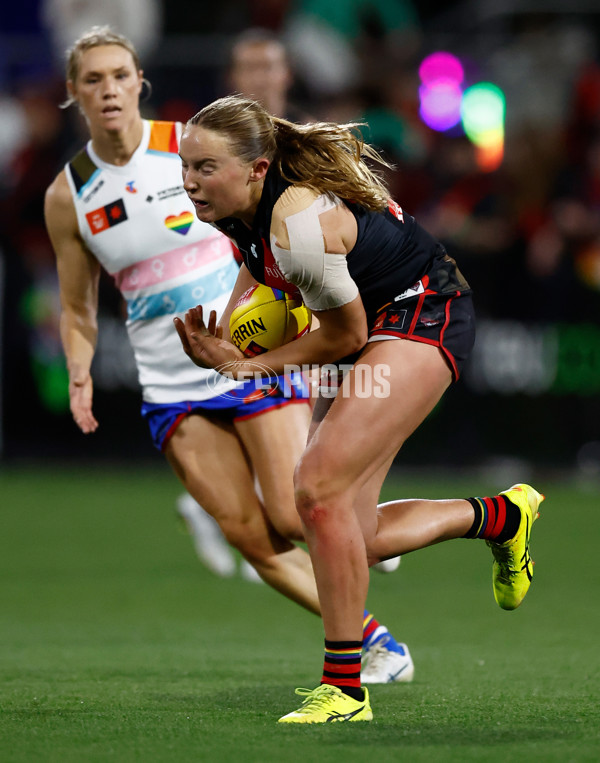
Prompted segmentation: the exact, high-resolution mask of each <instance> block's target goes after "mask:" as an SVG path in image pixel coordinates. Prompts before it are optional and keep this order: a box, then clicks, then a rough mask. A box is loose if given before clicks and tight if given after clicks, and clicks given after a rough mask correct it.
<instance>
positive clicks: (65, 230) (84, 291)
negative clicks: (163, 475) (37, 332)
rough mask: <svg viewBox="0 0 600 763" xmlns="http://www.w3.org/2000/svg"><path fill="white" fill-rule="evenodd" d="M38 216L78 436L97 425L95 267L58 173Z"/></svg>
mask: <svg viewBox="0 0 600 763" xmlns="http://www.w3.org/2000/svg"><path fill="white" fill-rule="evenodd" d="M44 214H45V218H46V227H47V229H48V234H49V236H50V240H51V242H52V246H53V248H54V251H55V253H56V261H57V269H58V276H59V284H60V300H61V319H60V335H61V340H62V344H63V348H64V351H65V356H66V358H67V368H68V371H69V399H70V405H71V413H72V414H73V418H74V420H75V422H76V424H77V426H78V427H79V428H80V429H81V431H82V432H84V433H86V434H87V433H89V432H94V431H95V430H96V428H97V427H98V422H97V421H96V419H95V417H94V415H93V413H92V396H93V387H92V378H91V376H90V367H91V364H92V358H93V356H94V351H95V347H96V339H97V334H98V323H97V311H98V284H99V279H100V264H99V263H98V261H97V260H96V259H95V257H93V256H92V255H91V254H90V253H89V252H88V251H87V249H86V248H85V246H84V245H83V242H82V240H81V238H80V237H79V232H78V226H77V217H76V214H75V208H74V206H73V201H72V198H71V193H70V190H69V187H68V183H67V179H66V177H65V174H64V171H63V172H61V173H60V174H59V175H58V177H57V178H56V180H55V181H54V182H53V183H52V185H51V186H50V187H49V188H48V190H47V192H46V197H45V204H44Z"/></svg>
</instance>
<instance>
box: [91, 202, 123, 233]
mask: <svg viewBox="0 0 600 763" xmlns="http://www.w3.org/2000/svg"><path fill="white" fill-rule="evenodd" d="M85 217H86V219H87V221H88V225H89V226H90V230H91V231H92V235H93V236H95V235H96V234H97V233H102V231H103V230H106V229H107V228H112V227H113V226H115V225H118V224H119V223H124V222H125V220H127V212H126V211H125V204H124V203H123V199H117V200H116V201H112V202H111V203H110V204H106V205H105V206H104V207H100V208H99V209H94V211H93V212H88V213H87V214H86V216H85Z"/></svg>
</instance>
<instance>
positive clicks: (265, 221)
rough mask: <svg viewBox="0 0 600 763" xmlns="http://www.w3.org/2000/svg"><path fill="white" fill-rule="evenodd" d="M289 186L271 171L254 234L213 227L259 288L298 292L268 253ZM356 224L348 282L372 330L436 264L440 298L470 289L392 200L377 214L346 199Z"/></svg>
mask: <svg viewBox="0 0 600 763" xmlns="http://www.w3.org/2000/svg"><path fill="white" fill-rule="evenodd" d="M290 185H291V183H290V182H288V181H286V180H284V179H283V178H282V177H281V175H280V174H279V173H278V172H277V170H276V168H275V167H274V165H271V167H270V168H269V171H268V173H267V175H266V178H265V184H264V187H263V193H262V196H261V199H260V202H259V204H258V208H257V210H256V215H255V217H254V221H253V223H252V228H248V226H247V225H246V224H245V223H243V222H242V221H241V220H239V219H237V218H233V217H227V218H223V219H222V220H217V221H216V223H215V225H216V227H217V228H219V229H220V230H222V231H223V233H225V234H226V235H227V236H229V237H230V238H232V239H233V240H234V242H235V244H236V245H237V248H238V249H239V251H240V254H241V257H242V259H243V261H244V263H245V265H246V267H247V268H248V270H249V271H250V273H251V275H252V277H253V278H255V279H256V280H257V281H258V282H259V283H264V284H266V285H267V286H272V287H275V288H277V289H282V290H284V291H288V292H297V289H296V287H295V286H294V285H293V284H290V283H288V282H287V281H286V280H285V278H284V276H283V274H282V273H281V271H280V269H279V267H278V265H277V262H276V260H275V257H274V256H273V252H272V251H271V248H270V230H271V217H272V214H273V207H274V206H275V204H276V202H277V199H278V198H279V197H280V196H281V194H282V193H283V192H284V191H285V190H286V188H288V187H289V186H290ZM344 203H345V204H346V206H347V207H348V209H350V210H351V212H352V214H353V215H354V217H355V219H356V224H357V227H358V235H357V239H356V243H355V245H354V247H353V248H352V250H351V251H350V252H349V253H348V255H347V258H346V261H347V263H348V270H349V273H350V276H351V277H352V279H353V280H354V281H355V283H356V285H357V286H358V290H359V293H360V296H361V298H362V301H363V304H364V307H365V310H366V312H367V317H368V322H369V325H370V324H371V322H372V320H373V319H374V317H375V315H376V313H377V311H378V309H379V308H380V307H381V306H382V305H384V304H386V303H388V302H390V301H393V300H394V298H395V297H396V296H398V295H400V294H402V293H403V292H405V291H406V290H407V289H410V288H411V287H413V286H414V284H415V283H416V282H417V281H418V280H419V279H420V278H421V276H423V274H424V273H426V272H427V271H430V270H431V266H432V265H433V263H434V261H435V260H436V259H439V260H440V262H443V263H444V267H443V277H441V278H440V279H439V280H440V283H439V284H437V285H436V286H437V288H436V291H437V290H439V291H440V293H456V292H459V291H460V292H461V293H465V292H466V291H469V285H468V284H467V282H466V281H465V280H464V278H463V277H462V275H461V274H460V272H459V271H458V269H457V268H456V267H455V264H454V262H453V260H451V259H450V258H449V257H448V255H446V253H445V250H444V248H443V246H442V245H441V244H440V243H439V242H438V241H436V239H434V238H433V236H431V235H430V234H429V233H427V231H425V230H424V229H423V228H421V226H420V225H419V224H418V223H417V222H416V220H415V219H414V217H411V215H408V214H406V212H404V211H403V210H402V209H401V208H400V206H399V205H398V204H396V203H395V202H394V201H392V200H390V202H389V205H388V208H387V209H385V210H383V211H382V212H373V211H371V210H368V209H365V207H362V206H360V205H359V204H355V203H353V202H351V201H348V200H346V199H344Z"/></svg>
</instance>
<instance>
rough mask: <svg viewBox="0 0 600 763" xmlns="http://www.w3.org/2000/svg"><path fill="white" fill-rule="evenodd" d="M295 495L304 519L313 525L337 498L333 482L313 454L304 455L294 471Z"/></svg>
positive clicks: (309, 524) (299, 512)
mask: <svg viewBox="0 0 600 763" xmlns="http://www.w3.org/2000/svg"><path fill="white" fill-rule="evenodd" d="M294 497H295V500H296V508H297V509H298V514H299V515H300V517H301V518H302V521H303V522H304V523H305V524H306V525H307V526H311V525H313V524H314V523H316V522H318V521H320V520H321V519H323V518H324V517H325V516H326V514H327V507H328V505H329V504H330V503H331V501H332V500H334V499H335V491H334V490H332V482H331V481H329V480H328V479H327V476H326V474H325V473H324V471H323V470H322V468H321V467H320V465H319V464H318V461H317V459H316V458H314V457H312V456H311V455H308V456H305V457H303V458H302V459H301V460H300V461H299V463H298V465H297V466H296V469H295V472H294Z"/></svg>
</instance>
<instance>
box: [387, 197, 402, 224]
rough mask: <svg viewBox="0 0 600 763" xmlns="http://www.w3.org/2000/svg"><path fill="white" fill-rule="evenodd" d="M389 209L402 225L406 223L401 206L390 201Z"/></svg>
mask: <svg viewBox="0 0 600 763" xmlns="http://www.w3.org/2000/svg"><path fill="white" fill-rule="evenodd" d="M388 209H389V210H390V212H391V213H392V214H393V215H394V217H395V218H396V219H397V220H400V222H401V223H403V222H404V212H403V211H402V207H401V206H400V204H396V202H395V201H394V200H393V199H389V201H388Z"/></svg>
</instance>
